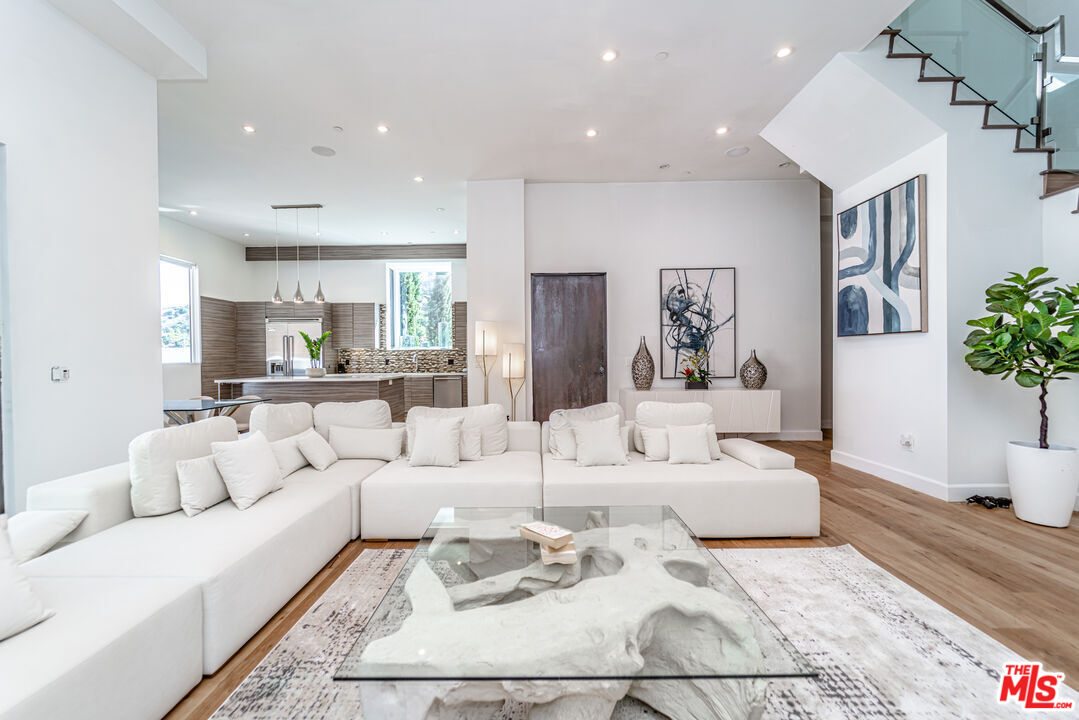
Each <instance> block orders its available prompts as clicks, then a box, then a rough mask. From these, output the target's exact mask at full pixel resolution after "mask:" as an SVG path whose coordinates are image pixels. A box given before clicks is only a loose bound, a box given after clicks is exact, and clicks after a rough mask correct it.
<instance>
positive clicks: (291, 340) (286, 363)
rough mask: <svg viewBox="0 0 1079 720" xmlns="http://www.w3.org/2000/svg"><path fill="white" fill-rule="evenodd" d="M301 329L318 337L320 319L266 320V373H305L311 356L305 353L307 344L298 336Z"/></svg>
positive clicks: (320, 325) (320, 332)
mask: <svg viewBox="0 0 1079 720" xmlns="http://www.w3.org/2000/svg"><path fill="white" fill-rule="evenodd" d="M301 330H302V331H304V332H305V333H307V334H308V336H309V337H311V338H317V337H320V336H321V335H322V321H321V320H267V321H266V374H267V375H305V374H306V373H307V368H309V367H311V356H310V355H308V354H307V345H305V344H304V341H303V338H302V337H300V331H301ZM324 352H325V351H324Z"/></svg>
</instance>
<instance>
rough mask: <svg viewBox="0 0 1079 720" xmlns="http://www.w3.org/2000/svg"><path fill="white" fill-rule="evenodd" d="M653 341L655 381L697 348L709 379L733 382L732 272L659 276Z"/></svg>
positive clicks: (681, 271) (674, 371) (670, 374)
mask: <svg viewBox="0 0 1079 720" xmlns="http://www.w3.org/2000/svg"><path fill="white" fill-rule="evenodd" d="M659 336H660V349H659V368H660V372H659V376H660V377H661V378H669V379H670V378H681V377H683V376H682V361H683V360H684V359H685V358H686V357H687V356H688V355H691V354H693V353H695V352H697V351H698V350H700V349H702V348H703V349H705V350H706V351H707V352H708V371H709V372H710V373H711V375H712V377H734V372H735V367H734V268H729V267H728V268H669V269H663V270H660V271H659Z"/></svg>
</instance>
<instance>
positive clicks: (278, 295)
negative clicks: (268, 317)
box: [270, 208, 284, 305]
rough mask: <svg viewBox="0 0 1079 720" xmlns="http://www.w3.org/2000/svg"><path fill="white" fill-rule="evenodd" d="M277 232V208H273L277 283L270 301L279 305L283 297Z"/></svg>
mask: <svg viewBox="0 0 1079 720" xmlns="http://www.w3.org/2000/svg"><path fill="white" fill-rule="evenodd" d="M278 232H279V228H278V225H277V208H274V211H273V254H274V265H275V268H276V269H275V275H276V280H277V284H276V285H275V286H274V291H273V297H272V298H270V301H271V302H272V303H273V304H274V305H280V304H281V303H283V302H284V299H282V297H281V251H280V249H279V247H278Z"/></svg>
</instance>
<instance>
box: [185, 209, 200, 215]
mask: <svg viewBox="0 0 1079 720" xmlns="http://www.w3.org/2000/svg"><path fill="white" fill-rule="evenodd" d="M187 214H188V215H198V214H199V211H198V210H188V211H187Z"/></svg>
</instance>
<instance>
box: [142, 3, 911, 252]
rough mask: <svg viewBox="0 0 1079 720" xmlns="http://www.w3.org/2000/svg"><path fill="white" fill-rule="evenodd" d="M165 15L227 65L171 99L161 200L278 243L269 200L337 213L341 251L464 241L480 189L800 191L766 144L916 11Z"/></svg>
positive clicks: (364, 8)
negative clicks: (613, 54) (857, 53)
mask: <svg viewBox="0 0 1079 720" xmlns="http://www.w3.org/2000/svg"><path fill="white" fill-rule="evenodd" d="M158 2H159V3H160V4H161V5H162V7H164V8H165V9H166V10H167V11H168V12H170V13H171V14H172V15H173V16H174V17H175V18H176V19H177V20H178V21H179V22H180V23H181V24H182V25H183V26H184V27H186V28H188V29H189V30H190V31H191V32H192V33H193V34H194V35H195V36H196V37H197V38H198V39H199V40H200V41H201V42H202V43H203V44H204V45H205V46H206V48H207V53H208V56H209V65H210V67H209V79H208V81H207V82H205V83H166V84H162V85H161V86H160V90H159V102H160V109H159V118H160V135H159V137H160V148H161V156H160V180H161V187H160V198H161V204H162V205H163V206H164V207H166V208H169V209H171V210H172V211H173V212H172V213H170V217H175V218H177V219H179V220H181V221H183V222H185V223H190V224H192V225H195V226H197V227H201V228H203V229H206V230H209V231H211V232H214V233H217V234H219V235H222V236H224V237H227V238H229V239H231V240H234V241H237V242H241V243H245V244H249V245H250V244H257V245H264V244H267V243H271V244H272V242H273V227H274V224H273V215H272V213H271V211H270V209H269V205H270V204H272V203H306V202H321V203H323V204H324V205H325V209H324V210H323V212H322V240H323V241H324V242H327V243H342V244H363V243H391V244H396V243H406V242H415V243H431V242H461V241H462V240H463V239H464V233H465V227H466V223H465V215H466V190H465V184H466V182H467V181H469V180H477V179H500V178H525V179H526V180H528V181H530V182H641V181H667V180H747V179H748V180H762V179H798V178H800V177H804V176H800V175H799V171H798V168H797V167H796V166H794V165H788V166H786V167H780V164H781V163H783V162H784V161H785V160H787V158H785V157H784V156H783V155H782V154H781V153H780V152H778V151H777V150H776V149H775V148H773V147H772V146H771V145H769V144H768V143H767V142H765V141H764V140H763V139H761V138H760V137H759V136H758V133H759V132H760V131H761V129H762V128H763V127H764V126H765V124H766V123H768V121H769V120H771V119H772V117H773V116H774V115H775V114H776V113H777V112H778V111H779V110H780V109H781V108H782V107H783V106H784V105H786V104H787V102H788V101H789V100H790V99H791V98H792V97H794V95H795V94H796V93H797V92H798V90H799V89H801V88H802V87H803V86H804V85H805V84H806V83H807V82H808V81H809V80H810V79H811V78H812V77H813V76H814V75H815V74H816V73H817V72H818V71H819V70H820V69H821V68H822V67H824V65H825V64H826V63H827V62H828V61H829V60H830V59H831V58H832V57H834V56H835V54H836V53H837V52H840V51H845V50H859V49H861V48H862V47H864V46H865V45H866V44H867V43H868V42H869V41H871V40H872V39H873V38H874V37H875V36H876V35H877V34H878V33H879V32H880V30H881V29H883V28H884V27H885V26H886V25H887V24H888V23H889V22H891V21H892V20H893V19H894V18H895V16H896V15H897V14H898V13H899V12H900V11H901V10H902V9H903V8H904V7H905V6H906V4H907V2H908V0H874V1H873V2H865V0H814V1H813V2H806V0H769V1H768V2H740V3H734V2H716V0H679V1H678V2H655V0H588V1H586V2H582V1H581V0H545V1H544V2H506V0H462V1H460V2H445V1H444V0H392V1H391V0H363V1H358V0H319V1H318V2H306V1H303V0H262V1H260V2H254V1H253V0H247V1H240V0H230V1H222V0H158ZM781 47H790V48H792V49H793V53H792V54H791V55H790V57H787V58H784V59H779V58H777V57H776V51H777V50H778V49H779V48H781ZM608 49H613V50H615V51H617V53H618V57H617V59H616V60H614V61H613V62H604V61H603V60H602V59H601V55H602V54H603V52H604V51H606V50H608ZM248 124H249V125H251V126H253V127H254V130H255V132H253V133H244V132H242V130H241V128H242V126H244V125H248ZM380 124H385V125H386V126H388V128H389V131H388V132H386V133H379V132H378V131H377V130H376V127H377V126H378V125H380ZM335 126H336V128H339V129H335ZM720 126H725V127H728V128H729V132H728V133H726V134H724V135H717V133H716V128H718V127H720ZM589 128H594V129H596V130H597V135H596V136H595V137H593V138H589V137H586V131H587V130H588V129H589ZM314 146H325V147H329V148H332V149H333V150H334V151H336V154H335V155H334V156H332V157H324V156H319V155H316V154H314V153H313V152H312V150H311V148H312V147H314ZM740 146H744V147H746V148H748V149H749V152H748V153H746V154H743V155H740V156H736V157H732V156H728V155H727V154H726V151H728V150H730V149H732V148H736V147H740ZM417 176H421V177H423V182H422V183H420V182H415V181H414V179H413V178H415V177H417ZM438 208H442V211H439V210H438ZM191 210H195V211H196V212H197V216H193V215H190V211H191ZM281 221H282V229H283V230H284V229H285V228H288V233H289V234H286V233H285V232H282V241H285V240H286V239H288V238H289V237H290V236H291V235H292V234H294V232H295V229H294V227H293V223H294V220H293V219H292V218H291V217H290V218H288V219H287V220H286V218H285V216H284V215H282V218H281ZM301 222H302V223H303V227H302V235H303V238H304V240H305V242H313V238H314V226H313V218H310V219H309V218H301ZM454 231H457V234H456V235H455V234H454ZM244 233H248V234H249V235H250V237H244Z"/></svg>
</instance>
